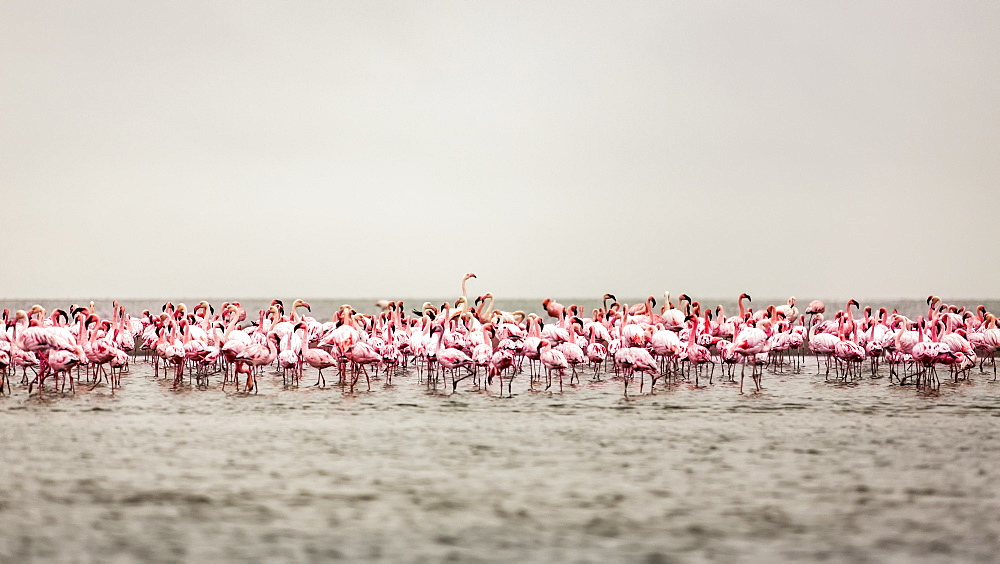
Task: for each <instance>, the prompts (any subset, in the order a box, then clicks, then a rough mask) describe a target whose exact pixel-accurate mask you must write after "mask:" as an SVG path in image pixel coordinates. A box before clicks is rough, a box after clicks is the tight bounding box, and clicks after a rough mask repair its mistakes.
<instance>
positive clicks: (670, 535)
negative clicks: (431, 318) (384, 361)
mask: <svg viewBox="0 0 1000 564" xmlns="http://www.w3.org/2000/svg"><path fill="white" fill-rule="evenodd" d="M814 370H815V367H814V366H813V368H812V369H811V370H810V369H808V368H807V370H806V372H805V373H803V374H785V375H770V374H768V375H766V376H765V380H764V386H765V390H764V391H763V392H761V393H756V394H750V393H748V394H744V395H742V396H741V395H740V394H739V391H738V383H729V382H720V381H719V380H718V378H717V379H716V381H715V383H714V384H712V385H711V386H702V387H701V388H695V387H694V386H693V385H691V384H686V383H682V384H679V385H677V386H674V387H672V388H670V389H667V388H666V387H663V386H662V385H659V386H658V388H657V391H656V394H655V395H646V396H641V397H633V398H629V399H624V398H622V397H621V383H620V382H617V381H605V382H601V383H592V382H589V378H590V376H589V374H585V375H584V376H583V380H584V384H583V385H582V386H576V387H569V386H567V388H566V391H565V393H563V394H559V393H546V392H531V391H529V390H528V389H527V388H528V381H527V378H526V377H524V376H520V377H518V378H517V379H516V380H515V383H514V395H515V397H513V398H510V399H508V398H503V399H500V398H497V397H494V395H492V394H490V393H486V392H477V391H474V390H472V387H471V381H470V380H466V381H464V382H462V383H461V384H460V385H459V393H457V394H455V395H451V396H448V395H444V394H440V393H430V392H428V391H427V388H426V386H425V385H423V384H420V383H418V382H417V378H416V375H415V374H411V375H409V376H400V377H397V378H396V379H395V383H396V385H395V386H394V387H392V388H385V387H384V386H383V383H382V382H381V381H375V382H374V383H373V390H372V392H370V393H368V392H361V393H358V394H357V395H356V396H347V395H345V394H343V393H342V392H341V391H340V389H339V388H337V387H328V388H327V389H312V388H308V387H307V385H308V384H309V383H311V382H310V381H309V377H310V376H311V375H312V374H314V373H312V372H307V374H306V379H305V380H304V381H303V384H304V386H303V387H302V388H300V389H290V390H286V389H282V386H281V378H280V376H277V375H268V376H266V377H265V378H264V379H262V382H261V390H260V393H259V394H257V395H250V396H247V395H245V394H237V393H234V392H232V391H231V390H227V391H226V392H223V391H221V389H220V386H219V378H218V377H215V378H213V380H212V384H211V387H210V388H209V389H203V390H192V389H184V390H181V391H172V390H170V388H169V384H168V383H167V382H165V381H164V380H157V379H155V378H154V377H153V376H152V371H151V370H150V369H149V368H148V365H145V364H141V363H139V364H137V365H135V366H134V367H133V370H132V372H131V374H128V375H126V376H125V377H124V378H123V383H124V386H125V387H124V389H123V390H120V391H118V392H117V393H116V394H115V395H114V396H113V397H112V396H111V394H110V391H109V390H108V389H107V388H106V387H104V386H100V387H98V388H96V389H95V390H93V391H89V390H87V389H86V388H81V389H79V390H78V391H77V393H76V394H75V395H72V396H71V395H68V394H66V395H61V394H58V393H55V392H52V391H48V392H46V393H45V394H44V395H43V396H42V397H32V398H28V397H27V396H26V389H25V388H23V387H15V390H14V395H13V396H12V397H4V398H0V440H2V444H3V448H2V450H0V465H2V468H3V481H2V482H0V523H2V527H0V560H2V561H5V562H15V561H16V562H22V561H53V560H56V561H81V560H82V561H91V560H99V561H135V560H157V561H206V560H212V561H219V560H234V559H235V560H260V559H271V560H274V559H277V560H306V561H309V560H331V559H345V560H404V561H440V560H452V559H454V560H461V561H480V560H482V561H497V560H505V561H511V560H531V561H556V560H557V561H593V562H607V561H623V560H624V561H640V562H665V561H702V560H721V561H733V560H737V561H751V562H767V561H775V560H810V561H814V560H830V561H879V562H882V561H889V562H911V561H928V562H938V561H956V560H961V561H995V560H996V555H997V554H998V553H1000V527H998V525H1000V499H998V492H1000V488H998V487H997V485H996V481H997V475H998V473H1000V469H998V467H997V464H998V462H1000V438H998V431H1000V419H998V416H1000V401H998V400H997V397H998V392H1000V385H998V384H997V383H995V382H993V381H992V373H990V374H989V375H988V376H987V375H980V374H978V372H976V373H974V374H973V378H972V380H971V381H970V382H963V383H959V384H953V383H948V382H945V383H944V384H942V386H941V389H940V391H939V392H938V393H922V392H917V391H916V390H914V388H913V387H912V386H905V387H900V386H895V385H889V384H888V383H887V381H886V379H885V378H882V379H875V380H872V379H867V378H866V379H864V380H861V381H860V383H858V384H856V385H845V384H837V383H832V382H825V381H824V378H823V377H822V376H816V375H814V374H812V373H811V372H813V371H814ZM331 372H332V371H331ZM717 376H718V373H717ZM313 378H314V376H313ZM737 379H738V375H737ZM15 381H16V379H15ZM362 390H364V386H363V385H362ZM494 393H495V385H494Z"/></svg>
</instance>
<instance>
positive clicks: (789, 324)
mask: <svg viewBox="0 0 1000 564" xmlns="http://www.w3.org/2000/svg"><path fill="white" fill-rule="evenodd" d="M470 278H475V275H474V274H466V275H465V277H464V278H463V279H462V295H461V297H459V298H458V299H457V300H456V301H454V302H446V303H443V304H441V305H440V306H439V307H435V306H434V305H433V304H431V303H424V304H423V306H422V307H421V308H420V309H413V310H411V311H409V312H407V311H406V310H405V309H404V307H403V302H401V301H396V302H391V301H380V302H378V303H377V305H379V306H380V308H381V310H382V312H381V313H379V314H377V315H368V314H361V313H358V312H357V311H356V310H355V309H354V308H352V307H351V306H349V305H344V306H341V307H340V308H339V309H338V310H337V311H336V312H335V313H334V314H333V317H332V319H331V320H329V321H327V322H321V321H318V320H316V319H313V318H312V317H309V316H307V315H300V311H299V310H300V308H304V309H305V310H306V311H311V308H310V306H309V304H308V303H306V302H304V301H302V300H295V302H294V303H292V304H291V307H290V308H288V309H286V308H285V306H284V304H283V303H282V302H281V301H279V300H273V301H272V302H271V305H270V307H268V308H267V309H264V310H260V311H258V312H257V313H256V315H250V316H248V313H247V312H246V311H245V310H244V309H243V308H242V307H241V306H240V303H239V302H226V303H223V304H222V305H221V306H220V307H219V309H218V311H216V308H215V307H214V306H212V305H211V304H209V303H208V302H205V301H202V302H201V303H199V304H198V305H196V306H195V307H194V308H193V309H190V310H189V309H188V308H187V307H186V306H185V305H184V304H177V305H174V304H172V303H169V302H168V303H166V304H164V305H163V307H162V310H161V311H158V312H149V311H143V312H142V313H141V315H140V316H138V317H134V316H132V315H131V314H130V313H129V312H127V311H126V310H125V308H124V307H122V306H120V305H119V304H118V302H115V303H114V306H113V311H112V315H111V318H110V319H106V318H101V317H100V316H99V315H98V314H97V313H96V311H95V310H94V304H93V302H91V304H90V306H89V307H85V306H76V305H74V306H71V307H69V308H67V309H61V308H57V309H54V310H52V311H51V312H49V313H47V312H46V310H45V309H44V308H43V307H41V306H38V305H36V306H34V307H32V308H31V309H30V310H29V311H23V310H18V311H16V312H13V314H12V313H11V312H10V311H8V310H4V312H3V321H4V332H3V333H2V334H0V392H2V393H6V394H10V393H11V390H12V388H11V383H10V375H11V374H13V375H15V378H16V375H17V370H18V369H20V375H21V381H20V383H21V385H22V386H26V387H27V393H28V394H29V395H30V394H31V393H32V392H33V391H35V390H36V389H37V393H41V392H42V391H43V390H44V386H45V383H46V381H47V380H48V379H50V378H51V379H52V381H53V384H52V389H53V390H58V391H59V392H65V391H67V389H68V390H69V391H74V390H75V386H76V385H77V384H80V383H81V382H85V383H87V385H89V386H91V387H96V386H98V385H102V384H103V385H106V386H108V387H109V388H110V389H111V390H112V392H113V391H114V390H115V389H117V388H119V387H120V386H121V377H122V374H123V372H127V371H128V367H129V364H130V363H132V362H135V361H137V359H138V358H139V353H140V352H142V353H144V355H143V358H144V359H145V361H146V362H150V363H151V364H152V365H153V367H154V373H155V374H156V375H157V377H159V376H160V375H161V374H162V375H163V377H164V378H172V380H173V386H174V387H181V386H191V387H207V386H208V383H209V378H210V377H211V376H212V375H220V374H221V378H222V389H223V390H224V389H225V388H226V386H227V385H228V386H231V387H232V388H233V389H235V390H236V391H238V392H242V393H249V392H256V391H257V379H258V378H261V377H262V376H263V375H264V374H265V370H267V369H272V370H280V371H281V375H282V379H283V383H284V384H285V385H286V386H298V385H299V381H300V379H301V378H302V377H303V375H304V371H305V368H306V366H307V365H308V366H309V367H311V368H312V369H315V370H316V374H315V376H316V384H315V385H316V386H323V387H325V386H326V376H325V375H324V374H323V371H324V370H335V371H336V376H335V378H336V383H337V385H339V386H341V387H342V388H343V390H344V391H345V392H350V393H353V392H354V390H355V387H356V386H357V385H358V383H359V379H360V378H361V377H362V376H364V379H365V384H366V386H367V388H368V389H369V390H370V389H371V380H372V379H373V378H376V379H377V378H382V379H384V383H385V385H391V384H392V378H393V376H394V375H396V374H399V373H404V374H406V373H412V372H411V370H412V369H415V372H416V374H417V377H418V378H419V380H420V381H421V382H426V383H427V385H428V386H429V387H434V388H435V389H436V388H437V387H438V386H442V387H444V388H445V389H447V388H448V386H449V384H450V387H451V391H455V390H457V388H458V385H459V383H461V382H462V381H463V380H469V383H468V385H470V386H473V387H475V388H477V389H483V388H486V389H489V387H491V386H493V385H494V383H495V382H496V383H497V384H496V385H498V391H499V394H500V396H501V397H503V395H504V384H505V383H506V385H507V395H508V396H510V395H512V392H511V386H512V381H513V380H514V378H515V377H516V376H517V375H520V374H524V373H525V371H527V378H530V387H531V389H536V388H537V389H544V390H547V389H550V388H552V387H553V386H556V385H558V388H559V390H560V391H562V389H563V387H564V385H565V384H566V383H569V384H571V385H572V384H573V382H574V381H577V382H578V381H579V373H580V371H581V369H582V368H583V367H584V366H589V368H590V373H591V374H590V377H592V378H595V379H600V378H602V375H603V376H604V377H606V378H613V379H618V380H620V381H621V382H622V386H623V390H624V393H625V395H628V393H629V387H630V386H632V387H633V390H634V389H635V388H634V387H635V386H636V385H638V391H639V393H640V394H641V393H643V392H644V391H645V389H646V387H647V385H646V380H649V384H648V387H649V390H650V391H653V390H654V388H655V386H656V384H657V382H658V381H661V380H662V381H663V382H666V383H667V385H671V384H673V383H675V382H676V381H678V380H684V381H692V380H693V383H694V384H695V385H696V386H699V385H701V381H702V380H705V379H707V381H708V383H709V384H711V383H712V382H713V379H714V378H715V371H716V368H717V367H718V368H719V369H720V374H721V377H722V378H726V379H728V380H730V381H733V380H735V374H736V370H737V367H738V369H739V374H740V393H742V392H743V383H744V380H745V378H746V377H747V376H749V378H750V380H751V381H752V383H753V387H754V389H755V390H758V391H759V390H760V389H761V379H762V376H763V374H764V370H765V368H767V369H768V370H770V371H772V372H779V371H783V370H786V369H788V370H795V371H800V370H802V365H803V362H804V359H805V356H806V353H807V352H808V353H811V356H813V357H814V358H815V360H816V368H817V371H818V372H821V373H823V374H824V377H825V378H831V377H833V378H838V379H843V380H847V379H857V378H861V377H862V376H863V373H865V372H868V373H870V374H871V376H872V377H880V370H879V367H880V366H881V365H883V364H885V365H886V366H888V375H889V381H890V382H898V383H899V384H907V383H911V384H914V385H916V387H918V388H922V387H932V388H933V387H936V386H939V385H940V378H939V376H938V372H939V370H941V371H943V370H948V371H949V376H950V377H951V378H953V379H954V380H956V381H957V380H958V379H960V378H965V379H967V378H968V377H969V373H970V371H971V370H972V369H973V368H974V367H975V366H976V365H977V364H978V365H979V370H980V371H981V372H982V371H983V370H984V369H985V365H986V363H987V361H989V363H990V364H992V367H993V378H994V380H995V379H996V362H995V357H994V353H995V351H996V348H997V346H1000V325H998V322H997V318H996V316H994V315H993V314H992V313H989V312H988V311H986V308H985V307H984V306H979V307H978V308H977V309H976V310H975V311H969V310H966V309H964V308H960V307H957V306H954V305H948V304H946V303H943V302H942V301H941V299H940V298H938V297H936V296H930V297H928V298H927V313H926V315H921V316H919V317H917V319H909V318H907V317H905V316H903V315H901V314H899V313H897V312H895V311H893V312H889V311H886V309H885V308H881V309H879V310H877V311H873V310H872V309H871V308H865V309H864V310H861V309H860V306H859V304H858V302H857V301H855V300H850V301H848V302H847V304H846V305H845V307H844V309H842V310H839V311H836V312H834V313H832V314H828V313H827V309H826V306H825V305H824V304H823V303H822V302H819V301H814V302H812V303H810V304H809V306H808V308H806V310H805V311H804V312H800V311H799V309H798V308H797V307H796V305H795V298H794V297H793V298H789V300H788V302H787V303H785V304H782V305H768V306H767V307H764V308H759V309H752V308H750V307H748V306H749V305H751V304H752V300H751V298H750V296H748V295H747V294H741V295H740V297H739V299H738V301H737V303H738V304H739V313H737V314H735V315H732V316H729V317H727V316H726V315H725V313H724V311H723V310H722V307H721V306H719V307H716V308H714V309H712V308H703V307H702V305H701V304H699V303H698V302H697V301H694V300H692V299H691V298H690V297H688V296H687V295H686V294H682V295H680V296H678V298H677V303H676V304H674V303H673V302H672V301H671V300H670V294H669V293H665V294H664V299H663V302H664V303H663V304H661V306H660V307H659V308H657V306H656V300H655V299H654V298H653V297H649V298H648V299H647V300H646V301H645V302H643V303H639V304H633V305H627V304H623V303H619V302H618V301H617V300H616V298H615V297H614V296H613V295H611V294H605V296H604V301H603V305H602V307H600V308H597V309H594V310H593V311H591V312H589V316H588V315H587V313H588V312H585V311H583V310H582V308H580V307H578V306H574V305H570V306H563V305H561V304H559V303H557V302H555V301H553V300H551V299H546V300H545V301H543V302H542V305H543V307H544V308H545V316H538V315H536V314H534V313H528V314H525V313H524V312H521V311H513V312H511V311H501V310H499V309H494V307H493V305H494V300H493V296H492V294H489V293H487V294H486V295H484V296H480V297H477V298H475V300H473V301H471V302H470V300H469V298H468V295H467V291H466V283H467V281H468V280H469V279H470ZM744 302H746V303H744ZM636 379H638V383H636V382H635V380H636ZM567 380H568V382H567Z"/></svg>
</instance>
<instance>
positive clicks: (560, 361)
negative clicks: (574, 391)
mask: <svg viewBox="0 0 1000 564" xmlns="http://www.w3.org/2000/svg"><path fill="white" fill-rule="evenodd" d="M538 346H539V349H538V358H539V359H540V360H541V361H542V366H544V367H545V374H546V382H547V384H546V386H545V389H546V390H547V389H549V388H550V387H551V386H552V371H553V370H558V371H559V391H560V392H562V391H563V373H564V372H565V371H566V367H567V366H569V363H568V362H567V361H566V355H564V354H563V353H562V351H559V350H557V349H553V348H552V343H550V342H549V341H547V340H543V341H541V342H539V344H538Z"/></svg>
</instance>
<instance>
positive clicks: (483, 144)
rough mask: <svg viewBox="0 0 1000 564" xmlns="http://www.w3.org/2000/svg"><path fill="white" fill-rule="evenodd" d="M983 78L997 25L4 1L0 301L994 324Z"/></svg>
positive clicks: (956, 19)
mask: <svg viewBox="0 0 1000 564" xmlns="http://www.w3.org/2000/svg"><path fill="white" fill-rule="evenodd" d="M998 69H1000V2H994V1H989V2H962V1H955V2H939V1H932V2H921V1H905V2H877V1H872V2H811V1H789V2H774V1H760V2H730V1H726V2H712V1H690V2H668V1H658V2H638V1H637V2H627V3H622V2H586V1H583V2H581V1H568V2H526V1H525V2H516V1H508V2H427V1H415V2H357V1H355V2H333V1H315V2H303V1H290V2H243V1H240V2H236V1H233V2H201V1H199V2H185V1H176V2H175V1H171V2H131V1H94V2H59V1H47V2H34V1H19V0H0V214H2V217H3V221H4V227H3V230H2V233H3V235H4V240H3V243H2V244H0V265H2V266H0V273H3V282H2V284H0V298H10V299H13V298H57V297H94V298H108V297H119V298H145V297H170V296H184V297H192V296H210V297H223V298H225V297H236V296H241V297H245V296H261V297H264V296H274V295H280V296H302V297H307V298H308V297H312V298H322V297H330V298H336V297H387V298H397V297H398V298H408V297H416V296H449V295H457V293H458V291H459V283H460V281H461V278H462V275H463V274H464V273H466V272H474V273H476V274H477V276H478V277H477V279H476V280H474V281H472V285H470V292H471V293H475V294H478V293H482V292H486V291H491V292H492V293H493V294H495V295H496V296H498V298H503V297H509V298H534V297H545V296H551V297H557V298H558V297H587V296H600V295H602V294H603V293H604V292H613V293H616V294H617V295H631V296H644V295H649V294H653V295H657V296H659V295H662V293H663V291H664V290H670V291H671V292H672V293H673V294H674V295H677V294H679V293H681V292H687V293H689V294H691V295H692V296H706V297H709V296H710V297H720V296H732V297H735V296H736V295H738V294H739V293H740V292H744V291H745V292H748V293H750V294H751V295H762V296H787V295H796V296H798V297H799V298H800V299H806V298H808V297H811V296H815V297H844V296H847V297H850V296H856V297H859V298H861V297H864V298H878V297H883V298H895V297H903V298H910V297H914V298H920V297H924V296H926V295H928V294H930V293H935V294H939V295H941V296H943V297H946V298H997V297H1000V287H998V284H997V280H998V279H1000V237H998V236H997V213H998V211H1000V189H998V188H1000V186H998V183H1000V73H998V72H997V70H998Z"/></svg>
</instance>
